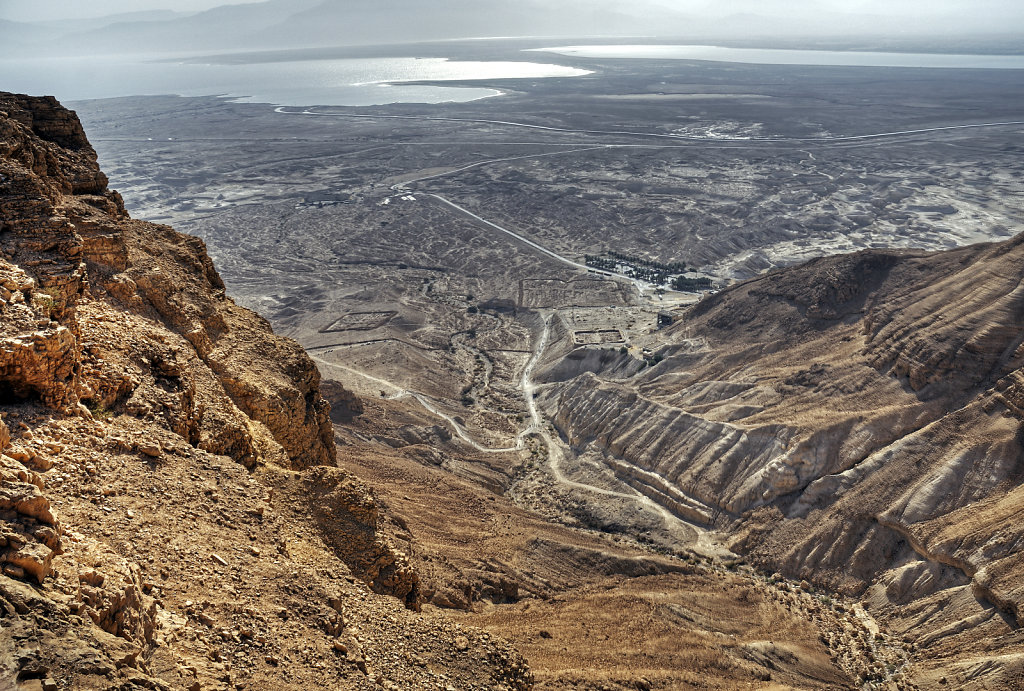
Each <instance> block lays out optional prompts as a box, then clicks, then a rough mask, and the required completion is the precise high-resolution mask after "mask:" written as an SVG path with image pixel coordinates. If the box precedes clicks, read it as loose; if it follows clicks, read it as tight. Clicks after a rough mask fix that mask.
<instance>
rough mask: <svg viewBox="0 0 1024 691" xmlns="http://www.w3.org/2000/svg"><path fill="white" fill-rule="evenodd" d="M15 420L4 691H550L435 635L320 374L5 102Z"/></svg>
mask: <svg viewBox="0 0 1024 691" xmlns="http://www.w3.org/2000/svg"><path fill="white" fill-rule="evenodd" d="M351 405H352V406H356V405H358V404H357V401H356V400H355V399H353V400H352V401H351ZM0 417H2V420H3V421H2V422H0V688H18V689H37V688H44V689H50V688H62V689H63V688H68V689H101V688H103V689H106V688H120V689H132V688H149V689H228V688H254V689H258V688H265V689H289V688H291V689H307V688H315V687H317V686H323V687H331V688H337V687H339V686H340V687H342V688H353V689H359V688H367V689H368V688H381V687H383V688H444V687H445V685H446V684H449V685H451V684H454V685H455V686H457V687H458V688H484V687H486V688H508V689H521V688H528V687H529V685H530V678H531V677H530V673H529V670H528V669H527V667H526V665H525V663H524V662H523V660H522V658H521V657H520V656H519V655H518V654H517V653H515V651H514V650H512V649H511V648H510V647H509V646H508V645H507V644H504V643H502V642H501V641H498V640H496V639H492V638H490V636H488V635H487V634H484V633H482V632H480V631H476V630H474V629H471V628H466V627H460V626H458V625H455V624H452V623H450V622H447V621H445V620H442V619H439V618H437V617H432V616H429V615H420V614H416V613H415V612H413V611H412V610H413V609H415V608H417V607H418V604H419V598H418V591H417V588H416V583H417V580H416V574H415V572H414V571H413V570H412V569H411V567H409V565H408V562H407V560H406V559H405V557H404V556H403V555H402V554H401V553H400V552H398V551H397V550H395V549H394V548H393V547H392V545H391V542H390V541H389V539H388V538H387V536H386V535H384V534H382V533H381V532H380V525H378V524H379V514H378V512H377V508H376V506H375V504H374V500H373V498H372V496H371V495H370V494H369V492H368V491H367V490H366V488H365V487H364V486H362V485H361V484H360V483H358V481H356V480H355V479H354V478H352V477H350V476H349V475H348V474H346V473H345V472H343V471H341V470H340V469H338V468H336V467H334V461H335V453H336V452H335V446H334V441H333V429H332V425H331V422H330V406H329V405H328V404H327V402H326V401H325V400H324V399H323V398H322V397H321V395H320V393H319V374H318V372H317V370H316V368H315V367H314V365H313V363H312V361H311V360H310V359H309V358H308V356H306V354H305V353H304V352H303V351H302V349H301V348H300V347H299V346H298V345H297V344H296V343H294V342H293V341H291V340H289V339H284V338H280V337H277V336H275V335H274V334H273V333H272V331H271V330H270V327H269V325H268V324H267V323H266V322H265V321H264V320H263V319H262V318H260V317H259V316H257V315H255V314H253V313H252V312H249V311H248V310H245V309H243V308H240V307H238V306H237V305H235V304H234V303H233V302H232V301H231V300H230V299H229V298H228V297H226V296H225V293H224V285H223V283H222V282H221V280H220V278H219V276H218V275H217V272H216V270H215V269H214V267H213V264H212V262H211V261H210V259H209V257H208V256H207V254H206V252H205V247H204V245H203V243H202V241H200V240H199V239H197V238H193V237H188V236H184V235H181V234H178V233H176V232H175V231H174V230H173V229H171V228H169V227H166V226H161V225H154V224H150V223H145V222H141V221H136V220H133V219H131V218H130V217H129V216H128V214H127V213H126V212H125V210H124V206H123V204H122V202H121V199H120V197H119V196H118V194H117V193H116V192H113V191H110V190H108V189H107V179H106V177H105V176H104V175H103V173H102V172H101V171H100V170H99V168H98V166H97V163H96V154H95V152H94V151H93V149H92V147H91V146H90V145H89V143H88V141H87V139H86V137H85V134H84V132H83V131H82V128H81V125H80V124H79V122H78V119H77V117H76V116H75V115H74V113H72V112H71V111H68V110H66V109H64V108H63V107H61V106H60V105H59V104H58V103H57V102H56V101H55V100H54V99H52V98H49V97H47V98H35V97H28V96H19V95H13V94H0Z"/></svg>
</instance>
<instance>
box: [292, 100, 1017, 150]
mask: <svg viewBox="0 0 1024 691" xmlns="http://www.w3.org/2000/svg"><path fill="white" fill-rule="evenodd" d="M274 112H276V113H283V114H286V115H313V116H318V117H338V118H370V119H375V118H379V119H388V120H428V121H433V122H459V123H470V124H481V125H501V126H505V127H520V128H524V129H531V130H543V131H546V132H560V133H563V134H597V135H611V136H617V137H655V138H658V139H671V140H675V141H684V142H715V143H722V142H734V143H740V144H742V143H751V144H754V143H757V144H764V143H787V142H788V143H794V144H801V145H804V144H808V143H828V142H851V141H860V140H865V139H885V138H889V137H901V136H907V135H915V134H929V133H932V132H946V131H950V130H968V129H979V128H987V127H1009V126H1018V125H1024V120H1010V121H1006V122H979V123H971V124H967V125H946V126H942V127H925V128H922V129H916V130H896V131H892V132H873V133H869V134H851V135H840V136H825V137H699V136H693V135H681V134H665V133H662V132H635V131H630V130H576V129H571V128H568V127H550V126H547V125H533V124H530V123H528V122H515V121H513V120H485V119H481V118H441V117H432V116H429V115H372V114H362V113H319V112H316V111H314V110H311V109H309V108H306V109H304V110H288V108H287V107H285V106H281V107H279V108H275V109H274Z"/></svg>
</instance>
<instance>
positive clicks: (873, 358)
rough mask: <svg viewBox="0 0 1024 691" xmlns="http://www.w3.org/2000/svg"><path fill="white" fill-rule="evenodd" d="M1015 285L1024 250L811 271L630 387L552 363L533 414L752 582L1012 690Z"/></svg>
mask: <svg viewBox="0 0 1024 691" xmlns="http://www.w3.org/2000/svg"><path fill="white" fill-rule="evenodd" d="M1022 280H1024V238H1020V237H1018V238H1016V239H1014V240H1010V241H1007V242H1004V243H1001V244H994V245H975V246H971V247H968V248H964V249H960V250H955V251H950V252H944V253H932V254H929V253H913V252H887V251H869V252H861V253H858V254H853V255H847V256H838V257H829V258H824V259H819V260H815V261H812V262H810V263H808V264H806V265H803V266H799V267H794V268H791V269H787V270H783V271H777V272H773V273H770V274H767V275H765V276H763V277H760V278H758V279H754V280H751V281H748V282H746V283H743V284H741V285H739V286H737V287H735V288H733V289H730V290H728V291H724V292H722V293H720V294H718V295H716V296H712V297H710V298H708V299H706V300H704V301H703V302H701V303H699V304H698V305H697V306H695V307H694V308H692V309H691V310H690V311H689V312H688V313H687V314H686V315H685V316H684V318H683V319H682V320H681V322H680V323H678V324H677V325H675V326H673V327H672V332H671V335H670V337H669V340H670V341H671V343H672V345H669V346H667V347H666V348H664V350H662V351H661V353H660V354H661V355H663V356H664V359H663V360H662V361H661V362H660V363H659V364H657V365H656V366H654V367H651V368H649V369H647V370H643V371H642V372H641V373H639V374H635V375H633V376H626V375H624V374H623V372H622V371H621V367H620V368H619V370H614V371H612V370H609V371H606V372H602V371H598V372H597V373H596V374H595V373H584V374H581V375H578V376H574V377H571V378H569V379H565V380H563V379H564V378H563V377H562V376H561V375H560V374H559V371H560V370H559V369H558V368H557V367H556V368H552V370H551V372H550V373H549V379H550V381H551V382H552V384H551V385H549V386H548V387H546V389H545V391H544V393H543V394H542V396H541V397H540V399H539V400H540V401H541V404H542V406H543V408H544V409H545V411H546V412H547V413H548V414H549V415H550V416H551V418H552V419H553V420H554V421H555V422H556V424H557V425H558V426H559V428H560V429H561V431H562V432H563V433H564V434H565V435H566V436H567V437H568V439H569V440H570V442H571V443H573V444H574V445H576V446H577V447H579V448H581V449H582V448H588V449H598V450H600V451H601V452H602V453H603V454H604V458H605V461H606V463H607V465H608V466H609V467H610V468H611V469H612V470H614V471H615V473H616V474H617V475H618V476H619V477H620V478H621V479H623V480H625V481H627V482H629V483H630V484H631V485H633V486H634V487H637V488H640V489H641V490H642V491H643V492H644V493H645V494H647V495H648V496H650V497H651V498H653V499H655V500H656V501H658V502H659V503H661V504H662V505H663V506H665V507H666V508H669V509H670V510H673V511H675V512H676V513H677V514H679V515H681V516H684V517H686V518H688V519H690V520H696V521H698V522H702V523H704V524H707V525H714V526H716V527H717V528H719V529H721V530H723V531H725V532H726V533H728V534H731V535H732V536H733V540H734V542H733V546H734V548H735V549H737V550H738V551H740V552H742V553H745V554H747V555H748V556H749V557H752V558H753V559H754V560H755V561H756V562H758V563H759V564H761V565H762V566H763V567H765V568H768V569H773V570H779V571H781V572H782V573H784V574H788V575H790V576H793V577H797V578H806V579H809V580H811V581H815V582H817V583H818V584H821V585H825V586H827V587H829V588H832V589H837V590H839V591H842V592H845V593H848V594H851V595H855V596H857V597H863V598H865V599H866V600H867V601H868V602H869V603H870V604H871V605H872V606H873V608H874V610H877V612H881V613H883V614H884V615H885V616H886V617H887V618H888V621H889V623H890V625H891V626H892V627H893V629H894V630H896V631H897V632H898V633H899V635H900V636H902V637H904V640H905V641H907V643H908V645H913V646H916V662H915V665H916V671H915V673H914V674H911V675H910V677H911V678H912V679H915V680H916V681H918V682H919V683H922V684H924V685H928V684H938V682H939V681H940V680H943V683H945V682H946V681H949V682H950V683H954V685H955V686H956V687H958V688H962V687H971V686H974V687H983V686H985V685H986V684H987V685H996V686H1001V685H1002V686H1013V685H1014V684H1015V683H1017V681H1019V676H1018V675H1019V674H1020V670H1021V668H1022V665H1024V644H1022V643H1021V638H1020V634H1019V626H1020V625H1021V624H1022V623H1024V616H1022V614H1024V589H1022V588H1021V586H1020V580H1019V574H1020V573H1021V568H1022V564H1024V562H1022V560H1024V521H1021V520H1020V515H1021V513H1020V512H1021V510H1022V508H1024V505H1022V504H1021V499H1022V497H1024V491H1022V480H1024V474H1022V467H1024V466H1022V464H1021V463H1022V459H1024V453H1022V451H1024V449H1022V444H1021V432H1022V424H1021V423H1022V421H1024V416H1022V413H1021V411H1022V405H1021V381H1022V378H1024V369H1022V367H1024V348H1022V342H1024V329H1022V327H1021V324H1022V323H1024V292H1022V290H1024V289H1022V287H1021V286H1022ZM563 369H564V368H563ZM632 371H633V372H635V371H636V370H635V369H634V370H632ZM874 610H873V611H874ZM947 678H948V679H947ZM954 679H955V680H956V681H955V682H953V680H954ZM1015 680H1016V681H1015Z"/></svg>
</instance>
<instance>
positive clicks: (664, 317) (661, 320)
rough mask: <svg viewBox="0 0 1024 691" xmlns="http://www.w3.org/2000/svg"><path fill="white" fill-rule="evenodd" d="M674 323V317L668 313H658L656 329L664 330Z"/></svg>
mask: <svg viewBox="0 0 1024 691" xmlns="http://www.w3.org/2000/svg"><path fill="white" fill-rule="evenodd" d="M674 321H675V317H673V316H672V315H671V314H669V313H668V312H658V328H659V329H664V328H665V327H666V326H672V322H674Z"/></svg>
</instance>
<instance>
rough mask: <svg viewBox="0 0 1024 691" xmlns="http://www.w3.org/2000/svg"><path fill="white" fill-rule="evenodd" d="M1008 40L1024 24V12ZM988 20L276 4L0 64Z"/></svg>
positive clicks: (45, 40)
mask: <svg viewBox="0 0 1024 691" xmlns="http://www.w3.org/2000/svg"><path fill="white" fill-rule="evenodd" d="M1005 12H1008V13H1010V14H1011V15H1013V16H1014V21H1013V22H1010V23H1006V22H1002V23H999V26H998V29H999V30H1001V31H1009V32H1010V33H1012V31H1010V29H1009V28H1007V27H1012V26H1013V25H1014V24H1016V25H1021V24H1024V9H1019V10H1017V9H1011V10H1005ZM986 22H987V23H989V24H992V23H993V22H992V17H991V14H990V13H986V12H971V13H968V12H966V11H964V12H962V16H953V15H951V14H949V13H945V14H935V13H933V14H932V15H929V16H920V15H914V16H910V15H908V16H906V17H899V16H894V15H891V14H889V15H886V14H880V13H879V14H870V15H869V14H856V15H855V14H842V13H836V12H829V11H825V10H822V11H820V12H814V13H807V12H804V13H802V14H801V13H795V12H792V11H790V12H787V11H778V12H777V11H774V10H773V9H772V8H771V7H769V6H766V5H761V4H759V3H756V4H752V3H742V4H730V5H728V7H727V8H726V9H723V8H721V7H717V6H709V7H708V8H706V10H703V11H701V12H690V13H686V12H682V11H679V10H676V9H673V8H670V7H666V6H661V5H658V6H652V5H649V4H648V5H646V6H644V5H636V6H634V5H630V6H625V5H622V4H621V3H613V2H608V1H598V2H584V1H582V0H571V1H570V2H562V3H557V4H554V3H545V2H541V1H539V0H524V1H522V2H516V3H491V2H479V1H476V2H474V1H471V0H440V1H439V2H433V3H422V2H414V1H413V0H267V1H266V2H255V3H250V4H244V5H225V6H220V7H216V8H214V9H211V10H207V11H204V12H198V13H191V14H188V13H180V12H171V11H157V12H137V13H130V14H121V15H112V16H109V17H104V18H100V19H89V20H76V21H52V22H37V23H21V22H9V21H3V20H0V55H7V56H13V55H17V56H32V55H45V56H54V55H78V54H101V53H102V54H116V53H141V52H145V53H154V52H188V51H214V50H253V49H280V48H297V47H321V46H338V45H367V44H389V43H405V42H417V41H431V40H443V39H458V38H478V37H496V36H538V37H543V36H550V37H570V36H571V37H586V36H608V37H614V36H632V37H638V36H643V37H671V36H682V37H687V38H688V39H690V40H699V39H702V38H703V39H706V40H713V39H720V40H725V39H737V38H755V39H756V38H760V39H765V38H773V39H778V38H782V37H804V38H807V37H817V36H838V35H865V36H866V35H879V34H885V35H890V36H921V35H926V34H931V35H943V34H948V33H952V32H953V31H954V30H955V31H959V32H965V31H967V32H975V33H979V32H981V33H984V32H986V29H985V23H986Z"/></svg>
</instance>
